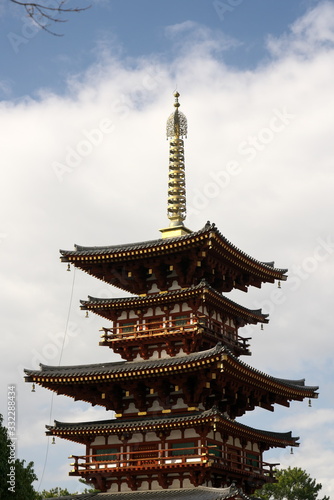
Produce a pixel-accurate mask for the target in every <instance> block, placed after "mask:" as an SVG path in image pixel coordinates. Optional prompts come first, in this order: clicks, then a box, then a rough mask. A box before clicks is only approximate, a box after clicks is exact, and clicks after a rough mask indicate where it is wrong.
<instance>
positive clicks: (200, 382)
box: [26, 344, 317, 418]
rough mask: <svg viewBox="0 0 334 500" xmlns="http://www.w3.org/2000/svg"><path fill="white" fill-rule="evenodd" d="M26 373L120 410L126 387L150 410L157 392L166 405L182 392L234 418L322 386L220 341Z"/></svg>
mask: <svg viewBox="0 0 334 500" xmlns="http://www.w3.org/2000/svg"><path fill="white" fill-rule="evenodd" d="M26 373H27V377H26V381H28V382H35V383H37V384H40V385H42V386H43V387H46V388H48V389H50V390H53V391H55V392H57V394H65V395H67V396H69V397H73V398H74V399H81V400H83V401H87V402H90V403H91V404H93V405H95V404H98V405H100V406H104V407H106V408H107V409H110V410H114V411H116V413H123V411H124V404H125V403H126V400H124V394H125V392H126V391H129V392H131V394H132V396H131V397H132V399H133V401H134V403H135V405H136V407H137V408H138V411H141V412H143V411H145V412H146V411H148V408H149V407H150V406H151V404H152V401H153V399H154V398H156V397H157V396H158V397H159V401H160V404H161V405H163V407H164V408H165V409H172V408H173V405H175V404H176V401H177V398H178V397H182V398H183V401H184V404H185V405H187V406H188V407H193V406H195V407H196V406H198V405H199V404H204V407H205V408H206V409H208V405H209V406H210V407H212V405H213V404H216V405H218V407H219V409H220V410H221V411H223V412H225V411H228V412H229V415H230V416H232V418H235V417H236V416H241V415H242V414H243V413H244V412H245V411H247V410H252V409H254V408H255V406H261V407H263V408H266V409H268V410H273V404H275V403H278V404H281V405H284V406H289V401H291V400H300V401H301V400H303V399H304V398H305V397H308V398H313V397H317V394H316V392H315V391H316V390H317V387H306V386H305V384H304V381H303V380H301V381H291V380H283V379H278V378H275V377H270V376H268V375H265V374H264V373H262V372H259V371H258V370H255V369H254V368H251V367H250V366H248V365H246V364H245V363H242V362H241V361H240V360H238V359H237V358H236V357H235V356H233V355H232V354H230V353H229V352H228V351H227V350H226V348H225V347H222V346H221V345H220V344H217V346H216V347H215V348H213V349H210V350H209V351H202V352H199V353H195V354H190V355H188V356H183V357H170V358H165V359H158V360H148V361H141V362H117V363H106V364H98V365H83V366H78V367H47V366H43V365H42V369H41V370H40V371H30V370H26ZM176 387H177V390H176ZM152 391H153V393H154V394H155V395H153V394H152ZM180 391H181V392H180ZM151 394H152V395H151ZM130 399H131V398H130ZM210 401H211V404H210ZM222 401H225V402H226V401H227V402H226V403H224V404H222V403H221V402H222ZM128 404H130V400H128ZM227 405H228V406H227Z"/></svg>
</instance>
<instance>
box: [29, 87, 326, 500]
mask: <svg viewBox="0 0 334 500" xmlns="http://www.w3.org/2000/svg"><path fill="white" fill-rule="evenodd" d="M174 96H175V104H174V106H175V109H174V111H173V113H172V114H171V115H170V116H169V118H168V121H167V138H168V139H169V144H170V154H169V178H168V219H169V221H170V223H169V226H168V227H167V228H164V229H161V236H160V238H158V239H156V240H151V241H144V242H139V243H130V244H122V245H112V246H103V247H87V246H78V245H76V246H75V249H74V250H73V251H64V250H61V260H62V261H63V262H66V263H67V264H68V266H70V265H72V266H75V267H76V268H79V269H81V270H83V271H85V272H86V273H88V274H90V275H92V276H94V277H95V278H98V279H100V280H103V281H104V282H106V283H108V284H111V285H114V286H115V287H118V288H120V289H122V290H124V291H126V292H130V294H131V295H128V296H126V297H123V298H110V299H106V298H98V297H90V296H89V297H88V300H84V301H81V308H82V309H83V310H85V311H90V312H92V313H95V314H97V315H99V316H101V317H102V318H103V319H104V320H106V321H107V322H108V323H107V326H104V327H103V328H102V335H101V340H100V345H101V346H105V347H108V348H110V349H112V350H113V351H114V352H115V353H118V354H119V355H120V356H121V358H122V360H121V361H117V362H108V363H98V364H89V365H79V366H47V365H43V364H42V365H40V369H39V370H25V372H26V381H27V382H32V383H34V384H39V385H41V386H42V387H45V388H47V389H50V390H51V391H54V392H55V393H56V394H63V395H66V396H69V397H71V398H73V399H74V400H82V401H86V402H88V403H90V404H91V405H93V406H95V405H99V406H102V407H105V408H106V410H110V411H112V412H114V413H113V418H109V419H108V420H103V421H93V422H75V423H73V422H72V423H71V422H60V421H55V423H54V425H53V426H47V434H48V435H49V436H53V437H60V438H64V439H67V440H70V441H73V442H76V443H81V444H82V445H83V453H82V455H81V456H72V457H71V458H72V461H73V463H72V467H73V468H72V471H71V472H70V475H71V476H79V477H81V478H83V479H85V480H86V481H87V482H88V483H90V484H92V485H94V487H95V488H97V489H99V490H100V491H101V492H102V493H104V496H103V495H102V496H101V498H106V499H107V498H111V499H113V498H115V500H116V499H119V498H124V499H126V498H128V499H129V500H130V499H131V498H133V492H136V495H138V494H140V495H141V496H142V498H143V499H151V500H154V499H158V498H160V496H161V494H162V491H163V494H164V496H166V499H169V498H170V499H178V498H188V497H189V499H190V498H191V499H196V498H199V499H201V500H210V499H212V500H216V499H218V498H219V499H223V498H248V497H247V495H251V494H253V493H254V491H255V489H257V488H260V487H262V486H263V485H264V484H266V483H268V482H274V481H275V478H274V467H275V466H277V465H278V464H270V463H267V462H265V461H264V456H263V454H264V452H265V451H266V450H269V449H270V448H275V447H280V448H285V447H293V446H298V438H297V437H293V436H292V434H291V432H287V433H278V432H271V431H265V430H260V429H255V428H252V427H249V426H246V425H243V424H242V423H240V422H239V421H238V420H236V419H237V418H238V417H241V416H242V415H244V414H245V413H246V412H248V411H251V410H253V409H254V408H256V407H262V408H264V409H266V410H269V411H273V410H274V406H275V404H279V405H283V406H286V407H288V406H289V405H290V402H291V401H302V400H303V399H304V398H316V397H317V392H316V391H317V389H318V388H317V387H310V386H306V385H305V382H304V380H288V379H284V378H275V377H273V376H270V375H268V374H265V373H263V372H261V371H259V370H257V369H255V368H253V367H251V366H250V365H249V364H247V363H245V362H244V361H243V360H242V359H241V358H242V357H243V356H249V355H250V354H251V353H250V343H249V342H250V338H244V337H242V336H241V330H242V327H244V326H245V325H250V324H251V325H259V324H260V325H262V324H264V323H268V317H267V315H266V314H263V313H262V311H261V310H250V309H247V308H246V307H243V306H242V305H239V304H237V303H236V302H234V301H232V300H231V299H229V298H228V297H227V295H228V292H230V291H231V290H233V289H239V290H242V291H245V292H247V291H248V288H249V287H258V288H260V287H261V285H262V283H274V282H277V283H279V282H281V281H283V280H285V279H286V277H287V275H286V272H287V270H286V269H279V268H276V267H274V264H273V263H272V262H270V263H265V262H260V261H258V260H256V259H254V258H252V257H250V256H249V255H247V254H246V253H244V252H243V251H241V250H240V249H238V248H237V247H235V246H234V245H233V244H232V243H231V242H230V241H228V240H227V239H226V238H225V236H223V234H222V233H221V232H219V230H218V229H217V228H216V226H215V224H211V223H210V222H208V223H207V224H206V225H205V226H204V227H203V228H202V229H200V230H199V231H191V230H190V229H188V228H187V227H186V226H185V225H184V221H185V217H186V190H185V163H184V138H185V136H186V134H187V119H186V117H185V115H184V114H183V113H182V112H181V111H180V110H179V106H180V104H179V101H178V98H179V94H178V92H176V93H175V94H174ZM106 493H108V495H105V494H106ZM187 495H188V496H187ZM98 497H99V495H97V496H96V498H98ZM92 498H95V496H93V497H92ZM136 498H138V496H137V497H136Z"/></svg>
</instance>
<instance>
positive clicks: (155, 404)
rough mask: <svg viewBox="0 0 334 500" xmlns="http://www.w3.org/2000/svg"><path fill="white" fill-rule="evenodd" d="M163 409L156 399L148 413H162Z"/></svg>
mask: <svg viewBox="0 0 334 500" xmlns="http://www.w3.org/2000/svg"><path fill="white" fill-rule="evenodd" d="M161 410H163V408H162V407H161V406H160V405H159V403H158V401H157V400H156V399H155V400H154V401H153V404H152V406H150V407H149V409H148V411H156V412H160V411H161Z"/></svg>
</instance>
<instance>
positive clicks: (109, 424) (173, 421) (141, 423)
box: [46, 408, 299, 447]
mask: <svg viewBox="0 0 334 500" xmlns="http://www.w3.org/2000/svg"><path fill="white" fill-rule="evenodd" d="M204 422H207V423H212V424H215V425H217V426H218V427H221V428H222V429H224V430H229V431H230V432H231V433H232V434H233V431H234V432H237V433H239V432H242V433H243V435H246V436H247V435H248V436H249V437H251V436H252V437H253V438H254V439H257V440H263V441H265V442H266V443H267V444H269V443H270V444H271V445H272V447H279V446H282V447H284V446H298V443H297V441H298V439H299V437H293V436H292V434H291V432H290V431H289V432H273V431H265V430H262V429H256V428H254V427H250V426H247V425H244V424H241V423H240V422H237V421H235V420H232V419H230V418H229V417H227V416H225V415H223V414H222V413H221V412H219V410H217V409H216V408H212V409H211V410H206V411H203V412H196V413H193V414H190V415H186V416H179V417H175V416H170V417H166V416H164V417H161V418H157V417H154V418H146V419H145V418H144V419H143V418H141V419H140V420H135V419H129V420H128V421H126V420H123V419H122V420H117V419H112V420H102V421H91V422H67V423H66V422H59V421H55V425H46V429H48V432H47V434H48V435H59V436H60V437H66V436H65V434H66V433H67V432H68V433H72V432H86V433H91V434H97V435H98V434H101V432H102V433H103V432H108V433H112V431H114V432H115V433H118V432H120V431H123V432H126V431H128V430H131V429H132V430H133V428H135V429H136V430H138V432H140V431H142V430H146V431H147V430H151V428H152V429H159V428H160V427H163V428H169V427H173V429H175V428H176V427H178V425H179V426H180V428H181V427H182V425H187V426H188V425H189V424H191V425H194V426H196V425H202V424H203V423H204ZM58 431H59V432H58ZM61 431H63V432H61ZM70 435H71V434H70Z"/></svg>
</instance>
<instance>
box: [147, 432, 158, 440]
mask: <svg viewBox="0 0 334 500" xmlns="http://www.w3.org/2000/svg"><path fill="white" fill-rule="evenodd" d="M157 439H158V438H157V435H156V433H155V432H147V433H146V438H145V442H150V441H156V440H157Z"/></svg>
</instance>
